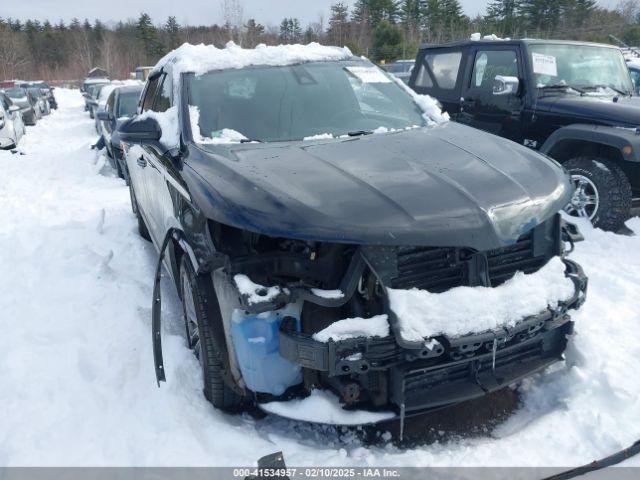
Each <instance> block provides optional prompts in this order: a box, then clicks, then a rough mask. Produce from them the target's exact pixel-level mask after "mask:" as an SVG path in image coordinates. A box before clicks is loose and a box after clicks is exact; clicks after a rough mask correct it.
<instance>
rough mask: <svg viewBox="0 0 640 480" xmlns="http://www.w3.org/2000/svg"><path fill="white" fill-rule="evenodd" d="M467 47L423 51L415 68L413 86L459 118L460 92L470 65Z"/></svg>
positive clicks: (412, 77) (412, 78) (412, 79)
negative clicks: (468, 64)
mask: <svg viewBox="0 0 640 480" xmlns="http://www.w3.org/2000/svg"><path fill="white" fill-rule="evenodd" d="M467 51H468V49H467V48H466V47H455V48H453V47H447V48H433V49H424V50H421V51H420V53H419V54H418V58H417V60H416V64H415V66H414V68H413V73H412V75H411V80H410V82H409V84H410V85H411V87H412V88H413V89H414V90H415V91H416V92H417V93H420V94H422V95H430V96H432V97H433V98H435V99H436V100H438V101H439V102H440V103H441V104H442V108H443V109H444V110H445V111H446V112H448V113H449V115H452V116H455V115H456V114H457V113H458V112H459V109H460V89H461V86H462V83H463V82H462V81H463V78H462V77H463V74H464V68H461V67H462V66H463V65H464V64H465V63H466V54H467Z"/></svg>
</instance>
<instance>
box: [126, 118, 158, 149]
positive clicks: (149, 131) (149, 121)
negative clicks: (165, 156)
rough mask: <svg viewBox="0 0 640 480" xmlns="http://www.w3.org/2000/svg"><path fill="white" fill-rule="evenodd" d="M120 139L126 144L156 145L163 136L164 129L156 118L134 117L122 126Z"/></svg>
mask: <svg viewBox="0 0 640 480" xmlns="http://www.w3.org/2000/svg"><path fill="white" fill-rule="evenodd" d="M119 130H120V139H121V140H122V141H123V142H126V143H140V144H147V145H155V144H157V143H158V142H159V140H160V137H161V136H162V129H161V128H160V124H159V123H158V122H157V120H156V119H155V118H151V117H144V118H139V117H133V118H130V119H129V120H127V121H125V122H124V123H123V124H122V125H121V126H120V129H119Z"/></svg>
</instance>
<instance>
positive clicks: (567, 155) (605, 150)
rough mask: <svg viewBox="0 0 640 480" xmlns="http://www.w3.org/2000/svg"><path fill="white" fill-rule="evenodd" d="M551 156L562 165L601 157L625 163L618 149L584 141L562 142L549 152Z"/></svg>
mask: <svg viewBox="0 0 640 480" xmlns="http://www.w3.org/2000/svg"><path fill="white" fill-rule="evenodd" d="M549 156H550V157H551V158H553V159H554V160H557V161H558V162H560V163H563V162H566V161H567V160H570V159H572V158H576V157H585V156H592V157H600V158H606V159H609V160H613V161H615V162H620V163H624V162H623V157H622V153H621V152H620V150H619V149H617V148H616V147H612V146H611V145H604V144H602V143H597V142H585V141H584V140H561V141H560V142H558V143H557V144H555V145H554V146H553V148H552V149H551V150H550V151H549Z"/></svg>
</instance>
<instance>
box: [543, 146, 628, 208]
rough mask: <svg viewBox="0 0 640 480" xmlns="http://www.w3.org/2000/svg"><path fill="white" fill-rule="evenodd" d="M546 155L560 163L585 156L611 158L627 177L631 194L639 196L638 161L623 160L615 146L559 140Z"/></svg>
mask: <svg viewBox="0 0 640 480" xmlns="http://www.w3.org/2000/svg"><path fill="white" fill-rule="evenodd" d="M548 155H549V156H550V157H551V158H553V159H554V160H556V161H558V162H560V163H564V162H566V161H567V160H571V159H572V158H576V157H585V156H589V157H600V158H604V159H607V160H611V161H613V162H615V163H616V164H617V165H618V166H619V167H620V168H621V169H622V171H623V172H624V174H625V175H626V176H627V178H628V179H629V182H630V183H631V188H632V189H633V196H634V197H638V196H640V164H639V163H638V162H629V161H625V160H624V158H623V157H622V153H621V152H620V150H618V149H617V148H616V147H612V146H610V145H604V144H602V143H597V142H585V141H583V140H561V141H560V142H558V143H557V144H556V145H554V146H553V148H552V149H551V150H550V151H549V153H548Z"/></svg>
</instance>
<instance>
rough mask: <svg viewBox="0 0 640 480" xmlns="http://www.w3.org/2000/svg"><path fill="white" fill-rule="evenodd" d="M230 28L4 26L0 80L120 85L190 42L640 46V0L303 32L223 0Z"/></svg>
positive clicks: (397, 17)
mask: <svg viewBox="0 0 640 480" xmlns="http://www.w3.org/2000/svg"><path fill="white" fill-rule="evenodd" d="M220 7H221V14H222V18H223V21H222V22H220V24H213V25H200V26H191V25H180V24H179V23H178V22H177V20H176V18H175V17H169V18H167V19H166V20H165V21H164V22H163V23H156V22H154V21H153V19H152V18H151V16H150V15H149V14H147V13H141V14H140V16H139V17H138V18H137V19H135V20H134V19H132V20H127V21H120V22H118V23H115V24H109V25H106V24H105V23H103V22H102V21H100V20H99V19H96V20H94V21H93V22H91V21H89V20H86V19H85V20H84V21H80V20H78V19H73V20H72V21H71V22H69V23H65V22H63V21H59V22H57V23H52V22H50V21H49V20H45V21H43V22H40V21H38V20H24V21H21V20H19V19H14V18H0V79H10V78H26V79H34V78H39V79H45V80H74V79H80V78H83V77H84V76H85V75H86V73H87V72H88V71H89V70H90V69H91V68H93V67H96V66H99V67H102V68H104V69H105V70H107V71H108V72H109V73H110V75H111V76H112V77H113V78H127V77H128V76H129V72H131V71H132V70H134V69H135V67H137V66H141V65H153V64H155V62H157V60H158V59H159V58H160V57H161V56H162V55H164V54H165V53H167V52H168V51H170V50H172V49H174V48H176V47H177V46H179V45H180V44H182V43H183V42H190V43H209V44H214V45H216V46H219V47H222V46H223V45H224V44H225V43H227V42H228V41H229V40H233V41H235V42H236V43H238V44H240V45H242V46H244V47H249V48H250V47H254V46H256V45H257V44H259V43H265V44H268V45H275V44H281V43H299V42H304V43H308V42H320V43H323V44H328V45H340V46H347V47H349V48H350V49H351V50H352V51H353V52H354V53H355V54H359V55H367V56H369V57H370V58H372V59H373V60H375V61H382V60H385V61H393V60H395V59H398V58H412V57H413V56H414V55H415V53H416V50H417V48H418V46H419V44H420V43H424V42H426V43H440V42H448V41H452V40H459V39H463V38H468V37H469V35H470V34H471V33H473V32H482V33H484V34H488V33H494V34H497V35H498V36H501V37H511V38H519V37H527V36H528V37H537V38H564V39H575V40H590V41H599V42H608V41H609V34H611V33H614V34H616V35H617V36H618V37H620V38H622V39H623V40H624V41H625V42H627V43H629V44H632V45H637V44H639V43H640V0H624V1H622V2H621V3H620V4H619V5H618V7H616V8H615V9H607V8H603V7H601V6H599V5H598V4H597V2H596V1H595V0H492V1H491V2H490V3H489V4H488V6H487V8H486V11H485V13H484V14H482V15H477V16H475V17H470V16H468V15H466V14H465V13H464V11H463V9H462V7H461V4H460V2H459V1H458V0H357V1H356V2H355V3H354V4H353V6H352V7H351V8H349V6H347V4H345V3H343V2H340V1H338V2H336V3H334V4H333V5H331V8H330V11H329V16H328V20H327V21H326V22H325V19H324V16H323V15H320V16H319V17H318V18H317V20H316V21H313V22H310V23H309V24H307V25H305V26H303V25H302V24H301V22H300V20H299V19H297V18H295V17H289V18H284V19H283V20H282V21H281V22H280V24H279V25H275V26H274V25H264V24H261V23H259V21H258V20H257V19H255V18H248V19H245V18H244V11H243V8H242V4H241V0H220Z"/></svg>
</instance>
